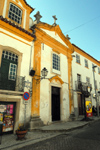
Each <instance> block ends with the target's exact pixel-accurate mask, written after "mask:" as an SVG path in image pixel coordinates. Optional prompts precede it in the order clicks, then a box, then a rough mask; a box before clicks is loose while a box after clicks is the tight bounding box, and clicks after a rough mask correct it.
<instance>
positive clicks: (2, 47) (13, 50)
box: [0, 45, 22, 76]
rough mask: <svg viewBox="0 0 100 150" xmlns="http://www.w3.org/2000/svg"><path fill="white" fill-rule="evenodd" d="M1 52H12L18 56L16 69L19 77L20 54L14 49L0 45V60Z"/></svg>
mask: <svg viewBox="0 0 100 150" xmlns="http://www.w3.org/2000/svg"><path fill="white" fill-rule="evenodd" d="M3 50H7V51H10V52H13V53H15V54H17V55H18V67H17V75H18V76H20V70H21V61H22V53H21V52H19V51H18V50H17V49H15V48H12V47H9V46H3V45H0V51H1V53H0V58H1V57H2V52H3ZM0 66H1V61H0Z"/></svg>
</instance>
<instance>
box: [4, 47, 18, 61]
mask: <svg viewBox="0 0 100 150" xmlns="http://www.w3.org/2000/svg"><path fill="white" fill-rule="evenodd" d="M2 57H3V58H6V59H9V60H13V61H14V62H18V55H16V54H14V53H11V52H9V51H6V50H4V51H3V54H2Z"/></svg>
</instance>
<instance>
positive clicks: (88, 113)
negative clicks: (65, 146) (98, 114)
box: [85, 98, 93, 117]
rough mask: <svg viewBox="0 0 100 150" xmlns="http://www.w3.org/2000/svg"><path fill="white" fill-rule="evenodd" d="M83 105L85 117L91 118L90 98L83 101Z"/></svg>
mask: <svg viewBox="0 0 100 150" xmlns="http://www.w3.org/2000/svg"><path fill="white" fill-rule="evenodd" d="M85 105H86V116H87V117H92V116H93V113H92V102H91V99H90V98H86V99H85Z"/></svg>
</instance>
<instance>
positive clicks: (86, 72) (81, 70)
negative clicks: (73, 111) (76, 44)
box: [72, 52, 100, 108]
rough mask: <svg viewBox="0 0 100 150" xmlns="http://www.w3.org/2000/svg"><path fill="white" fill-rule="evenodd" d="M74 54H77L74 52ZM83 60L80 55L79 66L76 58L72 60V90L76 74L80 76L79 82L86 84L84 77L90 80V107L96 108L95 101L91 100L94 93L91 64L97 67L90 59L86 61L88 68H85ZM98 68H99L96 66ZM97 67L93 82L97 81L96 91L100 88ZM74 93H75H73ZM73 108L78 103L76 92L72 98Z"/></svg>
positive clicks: (99, 75) (99, 76)
mask: <svg viewBox="0 0 100 150" xmlns="http://www.w3.org/2000/svg"><path fill="white" fill-rule="evenodd" d="M74 54H75V55H76V54H78V55H80V54H79V53H76V52H74ZM84 59H87V58H85V57H84V56H82V55H80V64H78V63H76V57H74V58H73V61H72V76H73V90H75V81H77V74H80V75H81V81H82V82H86V77H89V78H90V83H91V84H92V91H91V99H92V105H94V106H96V100H95V99H94V98H93V94H94V93H95V89H94V78H93V70H92V64H94V65H96V66H98V65H97V64H96V63H94V62H92V61H91V60H90V59H87V60H88V68H86V67H85V62H84ZM98 67H99V66H98ZM98 67H97V68H95V70H96V71H95V80H96V81H97V87H98V89H97V91H98V90H99V88H100V74H98ZM74 93H75V91H74ZM74 107H75V108H76V107H78V102H77V92H76V93H75V96H74Z"/></svg>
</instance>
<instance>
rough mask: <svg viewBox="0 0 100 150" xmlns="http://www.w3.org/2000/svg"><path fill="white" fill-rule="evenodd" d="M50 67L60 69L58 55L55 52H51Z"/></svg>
mask: <svg viewBox="0 0 100 150" xmlns="http://www.w3.org/2000/svg"><path fill="white" fill-rule="evenodd" d="M52 67H53V69H55V70H58V71H60V56H59V55H57V54H55V53H53V59H52Z"/></svg>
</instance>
